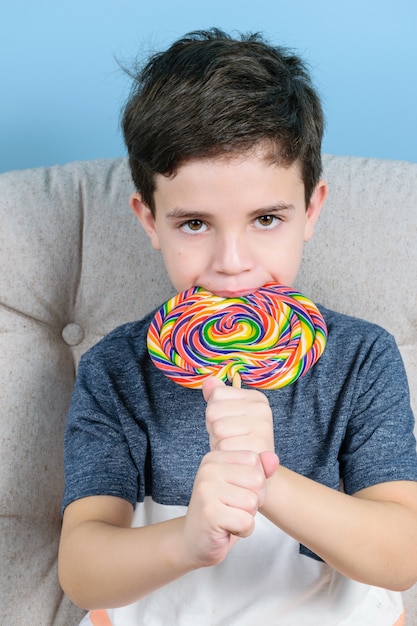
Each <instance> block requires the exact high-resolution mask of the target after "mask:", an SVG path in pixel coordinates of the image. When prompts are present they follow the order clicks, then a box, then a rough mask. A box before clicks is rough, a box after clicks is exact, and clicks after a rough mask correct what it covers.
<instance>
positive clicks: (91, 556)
mask: <svg viewBox="0 0 417 626" xmlns="http://www.w3.org/2000/svg"><path fill="white" fill-rule="evenodd" d="M183 520H184V518H176V519H173V520H170V521H168V522H162V523H160V524H154V525H150V526H146V527H143V528H120V527H117V526H112V525H110V524H108V523H106V522H102V521H86V522H84V523H83V524H80V525H78V526H76V527H74V528H73V529H72V530H70V531H69V532H68V533H67V534H66V536H65V541H61V547H60V559H59V563H60V568H59V569H60V580H61V584H62V586H63V589H64V591H65V592H66V593H67V595H68V596H69V597H70V598H71V599H72V600H73V601H74V602H75V603H76V604H77V605H79V606H81V607H82V608H85V609H94V608H103V607H105V608H109V607H117V606H124V605H127V604H130V603H132V602H134V601H136V600H138V599H140V598H141V597H143V596H145V595H147V594H149V593H151V592H152V591H155V590H156V589H158V588H159V587H162V586H164V585H166V584H168V583H170V582H172V581H173V580H175V579H176V578H179V577H180V576H182V575H184V574H185V573H187V572H188V571H190V570H191V569H193V566H192V564H190V562H189V561H187V562H186V560H185V559H184V558H183V557H182V555H181V554H180V553H179V550H178V547H177V546H178V545H179V544H180V541H179V540H178V539H179V536H180V534H181V531H182V524H183Z"/></svg>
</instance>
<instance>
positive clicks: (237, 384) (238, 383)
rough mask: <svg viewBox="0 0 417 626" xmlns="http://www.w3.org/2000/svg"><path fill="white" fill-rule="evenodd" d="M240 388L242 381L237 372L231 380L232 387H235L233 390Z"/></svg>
mask: <svg viewBox="0 0 417 626" xmlns="http://www.w3.org/2000/svg"><path fill="white" fill-rule="evenodd" d="M241 386H242V379H241V378H240V374H239V372H236V374H235V375H234V376H233V378H232V387H235V389H240V388H241Z"/></svg>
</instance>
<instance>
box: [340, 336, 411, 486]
mask: <svg viewBox="0 0 417 626" xmlns="http://www.w3.org/2000/svg"><path fill="white" fill-rule="evenodd" d="M354 375H355V376H356V377H357V380H356V384H355V385H354V388H355V395H354V396H353V397H352V407H351V415H350V418H349V420H348V424H347V431H346V437H345V440H344V443H343V446H342V450H341V451H340V464H341V474H342V476H343V481H344V489H345V491H346V493H349V494H352V493H355V492H356V491H359V490H360V489H364V488H366V487H370V486H372V485H375V484H378V483H382V482H389V481H396V480H417V455H416V441H415V437H414V434H413V428H414V417H413V414H412V410H411V406H410V397H409V389H408V382H407V377H406V373H405V369H404V365H403V362H402V359H401V355H400V352H399V350H398V347H397V345H396V343H395V341H394V338H393V337H392V336H391V335H390V334H388V333H386V332H385V331H382V332H381V333H379V334H378V335H377V336H376V338H375V340H374V341H373V342H372V344H371V345H370V346H369V351H368V354H367V357H366V358H365V359H364V360H363V361H362V363H361V365H360V367H359V368H358V370H357V371H356V372H355V374H354Z"/></svg>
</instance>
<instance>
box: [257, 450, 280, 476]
mask: <svg viewBox="0 0 417 626" xmlns="http://www.w3.org/2000/svg"><path fill="white" fill-rule="evenodd" d="M259 458H260V460H261V463H262V467H263V468H264V473H265V478H271V476H272V474H274V473H275V471H276V469H277V467H278V465H279V458H278V456H277V455H276V454H275V452H261V453H260V455H259Z"/></svg>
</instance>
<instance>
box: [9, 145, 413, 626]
mask: <svg viewBox="0 0 417 626" xmlns="http://www.w3.org/2000/svg"><path fill="white" fill-rule="evenodd" d="M325 174H326V178H327V180H328V182H329V184H330V197H329V199H328V202H327V205H326V208H325V209H324V211H323V215H322V217H321V219H320V222H319V225H318V227H317V233H316V235H315V238H314V239H313V241H312V242H310V243H308V244H307V246H306V250H305V260H304V263H303V268H302V271H301V273H300V276H299V279H298V282H297V287H298V288H299V289H300V290H301V291H303V292H304V293H305V294H306V295H307V296H309V297H310V298H312V299H313V300H315V301H317V302H321V303H323V304H324V305H326V306H329V307H330V308H334V309H337V310H340V311H343V312H347V313H351V314H353V315H357V316H360V317H365V318H367V319H370V320H372V321H375V322H377V323H379V324H381V325H383V326H385V327H386V328H388V330H390V331H391V332H392V333H393V334H394V335H395V336H396V338H397V341H398V343H399V345H400V349H401V351H402V354H403V357H404V360H405V363H406V367H407V370H408V374H409V378H410V384H411V391H412V398H413V404H414V408H415V409H416V408H417V356H416V347H417V346H416V344H417V306H416V304H417V302H416V293H417V247H416V245H415V242H416V240H417V237H416V235H417V210H416V198H417V165H413V164H409V163H401V162H390V161H378V160H372V159H370V160H369V159H368V160H366V159H359V158H353V157H330V156H329V157H326V158H325ZM132 191H133V187H132V183H131V181H130V176H129V172H128V169H127V163H126V161H125V160H123V159H116V160H108V161H91V162H78V163H73V164H68V165H65V166H57V167H53V168H47V169H37V170H27V171H20V172H9V173H7V174H3V175H1V176H0V272H1V279H0V365H1V367H0V419H1V429H0V445H1V448H0V544H1V552H0V562H1V572H2V574H1V576H0V623H2V624H10V625H11V626H14V625H16V626H17V625H20V624H34V625H35V624H36V625H37V624H39V625H41V626H48V625H50V624H51V625H52V624H54V625H55V626H69V625H72V624H76V623H77V620H78V618H79V616H80V615H81V612H80V611H79V610H78V609H76V608H75V607H74V606H73V605H71V603H70V602H69V601H68V600H67V599H66V598H64V597H63V595H62V592H61V590H60V588H59V584H58V579H57V568H56V556H57V548H58V540H59V532H60V521H61V518H60V500H61V494H62V488H63V478H62V475H63V471H62V441H63V430H64V423H65V417H66V412H67V408H68V404H69V400H70V395H71V390H72V386H73V382H74V376H75V371H76V367H77V363H78V360H79V357H80V355H81V354H82V353H83V352H85V351H86V350H87V349H88V348H89V347H90V346H91V345H92V344H93V343H95V342H96V341H97V340H98V339H99V338H101V337H102V336H104V335H105V334H106V333H108V332H109V331H110V330H111V329H112V328H114V327H115V326H117V325H119V324H121V323H124V322H126V321H129V320H133V319H138V318H140V317H142V316H143V315H144V314H145V313H147V312H148V311H150V310H151V309H153V308H154V307H156V306H157V305H158V304H160V303H161V302H163V301H164V300H166V299H167V298H168V297H170V296H171V295H172V294H173V290H172V287H171V285H170V283H169V280H168V278H167V276H166V273H165V270H164V268H163V265H162V261H161V258H160V256H159V254H158V253H156V252H155V251H153V250H152V249H151V247H150V245H149V242H148V240H147V237H146V236H145V235H144V233H143V232H142V230H141V228H140V226H139V224H138V223H137V222H136V219H135V218H134V216H133V214H131V212H130V210H129V207H128V200H129V195H130V193H131V192H132Z"/></svg>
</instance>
